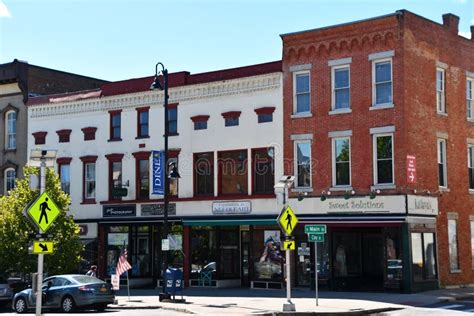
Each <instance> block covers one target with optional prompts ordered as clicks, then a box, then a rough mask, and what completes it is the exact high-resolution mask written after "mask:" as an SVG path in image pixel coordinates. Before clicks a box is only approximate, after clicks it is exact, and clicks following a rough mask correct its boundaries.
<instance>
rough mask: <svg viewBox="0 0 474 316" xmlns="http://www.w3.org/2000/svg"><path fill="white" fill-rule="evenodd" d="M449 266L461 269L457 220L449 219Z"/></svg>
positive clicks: (455, 269) (451, 268)
mask: <svg viewBox="0 0 474 316" xmlns="http://www.w3.org/2000/svg"><path fill="white" fill-rule="evenodd" d="M448 245H449V268H450V270H451V271H457V270H459V257H458V231H457V220H456V219H448Z"/></svg>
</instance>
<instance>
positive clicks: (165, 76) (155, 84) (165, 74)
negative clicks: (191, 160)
mask: <svg viewBox="0 0 474 316" xmlns="http://www.w3.org/2000/svg"><path fill="white" fill-rule="evenodd" d="M159 66H161V74H162V75H163V86H162V85H161V83H160V80H159V78H158V75H159V72H158V67H159ZM150 90H163V92H164V99H165V101H164V111H165V124H164V126H165V133H164V135H163V137H164V142H165V146H164V152H163V160H164V161H165V168H167V166H168V133H169V122H168V98H169V95H168V69H166V68H165V66H164V65H163V64H162V63H157V64H156V66H155V79H154V81H153V83H152V84H151V86H150ZM165 170H166V172H165V176H164V177H163V178H164V179H163V183H164V187H165V190H164V195H163V233H162V235H163V236H164V237H163V238H164V239H168V204H169V200H168V196H169V190H170V188H169V183H168V179H167V178H168V172H167V169H165ZM162 253H163V250H162ZM162 261H163V267H162V283H163V291H162V293H160V301H162V300H163V299H169V298H170V297H171V296H170V295H169V294H168V293H166V279H165V276H166V269H167V268H168V251H165V252H164V255H163V260H162Z"/></svg>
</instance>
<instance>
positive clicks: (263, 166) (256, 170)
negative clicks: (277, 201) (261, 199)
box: [252, 147, 275, 194]
mask: <svg viewBox="0 0 474 316" xmlns="http://www.w3.org/2000/svg"><path fill="white" fill-rule="evenodd" d="M274 152H275V150H274V149H273V147H270V148H259V149H253V150H252V164H253V181H252V182H253V193H255V194H265V193H266V194H269V193H273V191H274V189H273V186H274V184H275V171H274V169H275V167H274V162H273V156H274Z"/></svg>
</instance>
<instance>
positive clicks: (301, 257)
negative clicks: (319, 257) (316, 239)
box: [295, 242, 314, 287]
mask: <svg viewBox="0 0 474 316" xmlns="http://www.w3.org/2000/svg"><path fill="white" fill-rule="evenodd" d="M311 246H312V244H311V243H308V242H299V243H297V249H296V256H295V257H296V258H295V259H296V286H301V287H309V286H310V283H311V253H312V249H311ZM313 257H314V254H313ZM313 260H314V259H313Z"/></svg>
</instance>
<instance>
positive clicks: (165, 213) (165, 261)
mask: <svg viewBox="0 0 474 316" xmlns="http://www.w3.org/2000/svg"><path fill="white" fill-rule="evenodd" d="M162 66H163V65H162ZM163 79H164V85H165V87H164V94H165V104H164V111H165V125H164V126H165V134H164V138H165V139H164V140H165V148H164V154H163V155H164V161H165V176H164V177H163V178H164V179H163V182H164V185H165V192H164V193H165V194H164V196H163V235H164V239H168V195H169V191H170V188H169V183H168V132H169V122H168V97H169V96H168V70H167V69H165V67H164V66H163ZM161 253H162V255H163V272H162V273H163V276H162V278H163V294H164V293H166V280H165V276H166V269H167V268H168V251H164V252H163V250H162V251H161Z"/></svg>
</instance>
